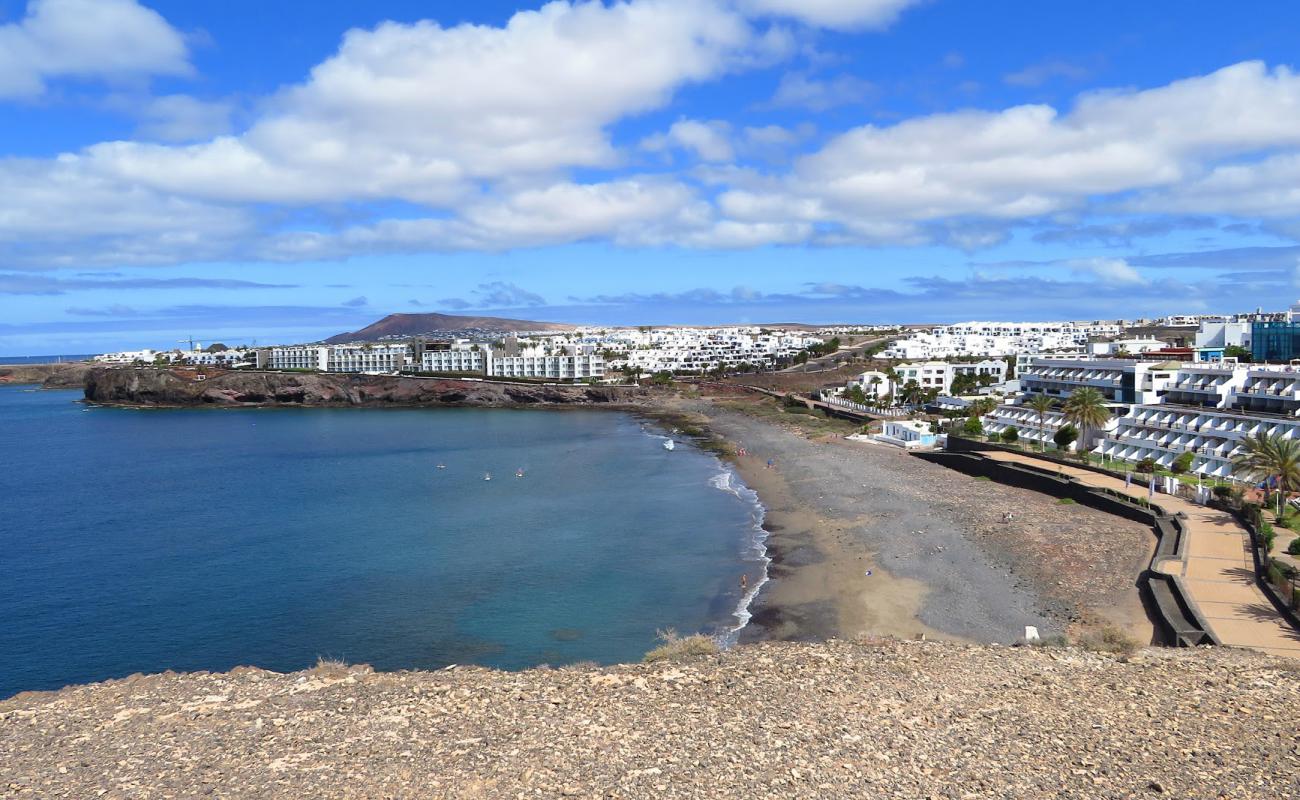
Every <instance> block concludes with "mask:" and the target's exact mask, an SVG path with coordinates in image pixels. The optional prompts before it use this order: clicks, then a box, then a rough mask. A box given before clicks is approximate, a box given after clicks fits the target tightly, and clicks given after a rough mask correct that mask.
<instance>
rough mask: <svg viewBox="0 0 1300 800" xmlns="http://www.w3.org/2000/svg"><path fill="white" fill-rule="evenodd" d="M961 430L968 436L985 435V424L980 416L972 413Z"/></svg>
mask: <svg viewBox="0 0 1300 800" xmlns="http://www.w3.org/2000/svg"><path fill="white" fill-rule="evenodd" d="M961 431H962V433H964V434H966V435H967V436H983V435H984V424H983V423H982V422H980V418H979V417H976V416H974V415H972V416H971V417H970V418H968V419H967V420H966V422H965V424H963V425H962V426H961Z"/></svg>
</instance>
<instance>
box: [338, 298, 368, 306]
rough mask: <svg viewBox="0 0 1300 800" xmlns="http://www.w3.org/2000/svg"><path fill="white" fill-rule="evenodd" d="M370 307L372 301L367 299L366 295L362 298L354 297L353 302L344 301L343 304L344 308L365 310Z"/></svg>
mask: <svg viewBox="0 0 1300 800" xmlns="http://www.w3.org/2000/svg"><path fill="white" fill-rule="evenodd" d="M368 305H370V300H369V299H367V298H366V297H365V296H364V295H362V296H360V297H354V298H352V299H351V300H344V301H343V303H342V306H343V307H344V308H365V307H366V306H368Z"/></svg>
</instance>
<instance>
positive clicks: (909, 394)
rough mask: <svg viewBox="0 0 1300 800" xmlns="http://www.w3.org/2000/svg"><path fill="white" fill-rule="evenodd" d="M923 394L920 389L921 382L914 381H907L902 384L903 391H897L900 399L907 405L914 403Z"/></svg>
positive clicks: (919, 399)
mask: <svg viewBox="0 0 1300 800" xmlns="http://www.w3.org/2000/svg"><path fill="white" fill-rule="evenodd" d="M924 396H925V392H924V390H922V389H921V384H919V383H917V382H916V381H908V382H907V383H906V384H904V385H903V391H902V392H900V393H899V397H900V399H901V400H902V401H903V402H904V403H907V404H909V405H916V404H917V403H919V402H921V398H922V397H924Z"/></svg>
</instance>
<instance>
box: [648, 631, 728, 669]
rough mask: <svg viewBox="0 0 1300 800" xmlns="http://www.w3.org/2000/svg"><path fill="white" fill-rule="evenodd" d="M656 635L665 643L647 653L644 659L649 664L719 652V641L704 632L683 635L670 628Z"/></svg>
mask: <svg viewBox="0 0 1300 800" xmlns="http://www.w3.org/2000/svg"><path fill="white" fill-rule="evenodd" d="M656 635H657V636H658V637H659V641H660V642H662V643H663V644H661V645H659V646H658V647H656V648H654V649H653V650H651V651H650V652H648V653H646V654H645V657H644V658H643V659H642V661H644V662H645V663H647V664H653V663H654V662H656V661H678V660H680V659H683V658H692V657H695V656H711V655H715V654H716V653H717V652H718V643H717V642H715V641H713V639H712V638H711V637H708V636H704V635H703V634H698V633H697V634H695V635H694V636H686V637H682V636H678V635H677V631H675V630H673V629H672V628H669V629H668V630H663V631H658V632H657V633H656Z"/></svg>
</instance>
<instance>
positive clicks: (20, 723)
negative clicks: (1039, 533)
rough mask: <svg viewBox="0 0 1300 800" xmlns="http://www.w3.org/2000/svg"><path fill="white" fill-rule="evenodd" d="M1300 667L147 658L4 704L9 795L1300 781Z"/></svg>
mask: <svg viewBox="0 0 1300 800" xmlns="http://www.w3.org/2000/svg"><path fill="white" fill-rule="evenodd" d="M1297 693H1300V674H1297V673H1296V671H1295V665H1294V663H1293V662H1284V661H1282V660H1280V659H1275V658H1271V657H1268V656H1263V655H1260V654H1257V653H1249V652H1244V651H1234V650H1230V649H1227V648H1211V649H1207V650H1149V651H1144V652H1141V653H1139V654H1137V655H1135V656H1133V657H1131V658H1129V659H1126V660H1125V659H1118V658H1116V657H1114V656H1109V655H1099V654H1095V653H1089V652H1084V651H1080V650H1070V649H1055V648H1033V647H1023V648H1006V647H1001V648H998V647H969V646H963V645H954V644H942V643H937V642H916V641H878V642H863V643H848V642H842V641H840V642H835V641H832V642H828V643H826V644H798V645H795V644H763V645H756V646H753V647H740V648H735V649H732V650H730V651H727V652H725V653H722V654H721V655H718V656H702V657H697V658H696V659H694V660H685V661H678V662H672V661H669V662H663V663H660V664H654V665H629V666H619V667H611V668H607V669H598V668H595V667H576V668H572V667H570V668H564V669H534V670H528V671H525V672H515V673H510V672H494V671H491V670H486V669H478V668H467V669H466V668H457V669H452V670H443V671H441V672H397V673H376V672H373V671H371V670H370V669H368V668H364V667H345V666H342V665H322V666H320V667H317V668H316V669H314V670H312V671H310V672H302V673H297V674H291V675H281V674H276V673H271V672H265V671H262V670H257V669H251V668H244V669H239V670H235V671H233V672H230V673H226V674H210V673H197V674H189V675H177V674H173V673H168V674H162V675H151V676H147V677H146V676H136V677H133V678H126V679H124V680H117V681H110V682H107V683H101V684H93V685H89V686H78V687H72V688H68V689H64V690H62V691H60V692H56V693H46V694H26V695H19V696H18V697H15V698H12V699H10V700H6V701H0V795H3V796H5V797H32V798H46V797H50V798H52V797H69V798H72V797H75V798H84V797H91V798H93V797H104V798H155V797H156V798H163V797H228V798H243V797H259V798H270V797H285V798H300V797H340V798H342V797H349V798H351V797H356V798H370V797H373V798H406V797H410V798H417V797H419V798H425V797H428V798H435V797H436V798H465V799H468V798H477V799H478V800H487V799H488V798H514V797H529V798H534V797H536V798H543V797H545V798H551V797H583V798H732V797H734V798H760V797H797V798H836V799H837V800H838V798H848V797H863V798H867V797H870V798H875V797H881V798H894V797H898V798H904V797H905V798H925V797H929V798H953V800H956V798H1046V797H1070V798H1121V797H1122V798H1142V797H1153V798H1154V797H1162V796H1163V797H1179V798H1242V799H1243V800H1244V799H1245V798H1284V797H1297V796H1300V746H1298V745H1297V739H1296V721H1295V714H1294V713H1293V709H1294V708H1295V698H1296V696H1297Z"/></svg>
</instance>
